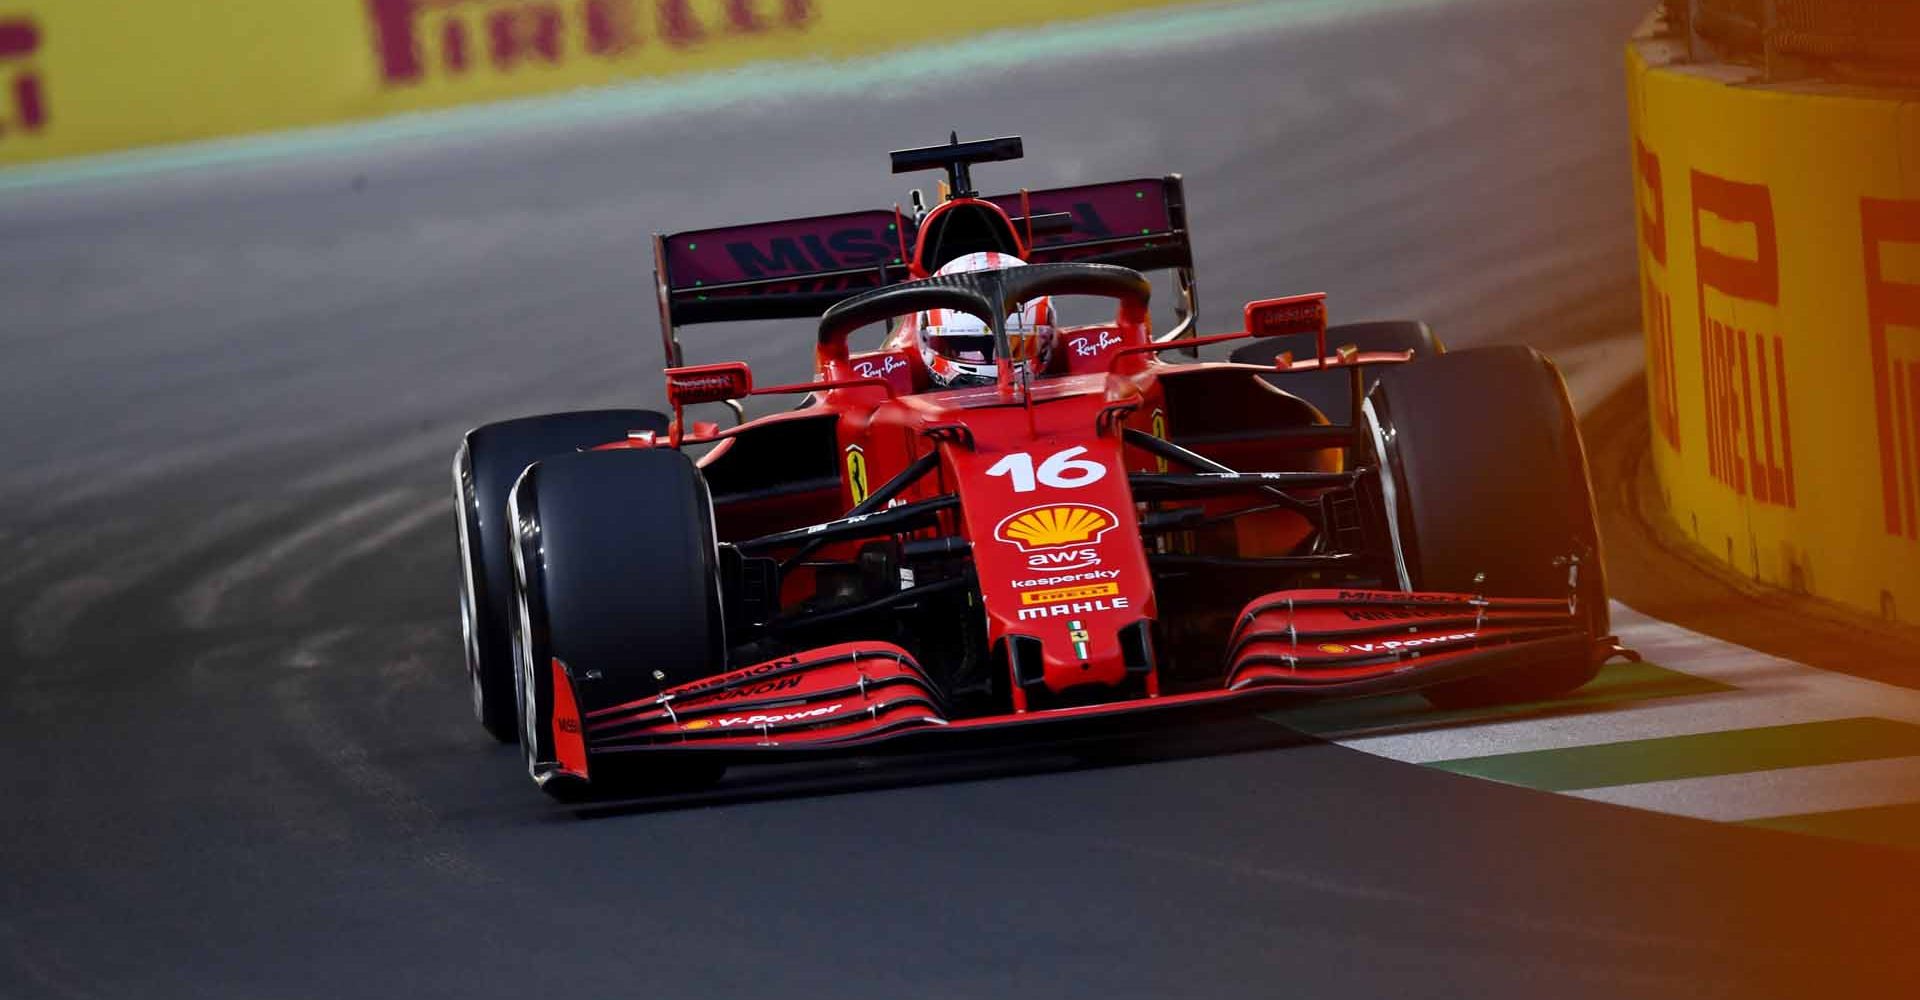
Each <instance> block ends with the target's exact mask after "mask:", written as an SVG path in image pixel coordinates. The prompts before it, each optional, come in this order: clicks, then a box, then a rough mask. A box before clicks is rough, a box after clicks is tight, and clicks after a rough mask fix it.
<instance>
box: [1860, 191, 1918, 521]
mask: <svg viewBox="0 0 1920 1000" xmlns="http://www.w3.org/2000/svg"><path fill="white" fill-rule="evenodd" d="M1860 233H1861V237H1862V239H1863V241H1864V244H1865V245H1864V246H1863V247H1862V251H1863V255H1864V258H1865V264H1866V276H1867V322H1868V323H1869V325H1870V327H1871V329H1870V330H1869V334H1870V339H1869V341H1868V343H1869V345H1870V347H1869V349H1870V351H1871V353H1872V362H1873V408H1874V419H1875V422H1876V424H1877V425H1878V426H1877V429H1878V431H1879V438H1880V442H1879V443H1880V487H1881V497H1882V501H1881V502H1882V504H1883V505H1884V507H1885V515H1886V520H1885V523H1886V532H1887V534H1889V535H1893V536H1895V537H1903V538H1909V539H1912V538H1920V201H1887V200H1882V199H1879V198H1862V199H1860Z"/></svg>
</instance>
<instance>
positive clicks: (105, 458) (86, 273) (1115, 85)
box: [0, 0, 1920, 998]
mask: <svg viewBox="0 0 1920 1000" xmlns="http://www.w3.org/2000/svg"><path fill="white" fill-rule="evenodd" d="M1644 6H1645V5H1644V3H1643V2H1642V0H1626V2H1614V0H1578V2H1575V0H1567V2H1555V3H1535V4H1497V3H1472V2H1462V3H1458V4H1452V5H1443V6H1438V7H1431V8H1421V9H1418V10H1408V11H1404V12H1400V13H1394V14H1387V15H1380V16H1371V17H1365V18H1358V19H1347V20H1342V21H1338V22H1335V23H1325V24H1320V25H1316V26H1312V27H1307V28H1300V29H1295V30H1273V31H1262V32H1249V33H1247V34H1246V35H1245V36H1243V37H1240V38H1237V39H1234V40H1232V41H1229V42H1214V43H1209V44H1208V45H1206V46H1201V47H1192V46H1182V45H1177V44H1175V45H1172V46H1170V47H1169V48H1167V49H1166V50H1164V51H1160V52H1149V53H1142V52H1129V53H1125V54H1124V58H1118V59H1114V58H1109V59H1107V60H1101V59H1098V58H1085V57H1081V58H1060V59H1054V60H1049V61H1046V62H1045V63H1043V64H1038V65H1033V66H1031V67H1028V68H1025V69H1021V70H1018V71H1015V72H1012V73H1001V74H993V75H989V76H986V77H983V78H980V79H966V80H959V81H955V80H947V81H943V82H941V83H939V84H938V85H937V86H936V87H931V88H919V89H916V88H912V87H902V88H897V89H891V90H889V91H886V92H877V93H874V94H872V95H871V96H869V97H867V98H864V99H862V100H860V101H858V102H855V103H854V104H853V105H849V104H848V102H847V101H846V100H845V99H844V98H836V99H835V100H833V101H830V102H820V101H813V100H810V99H808V98H806V97H805V96H804V95H801V96H792V97H789V98H777V97H776V96H775V95H771V94H770V95H767V96H766V98H765V99H764V100H762V101H758V102H754V103H750V104H743V105H740V106H733V107H727V108H723V109H719V110H715V111H711V112H708V113H704V114H702V115H701V116H699V117H697V118H695V119H675V118H666V119H646V120H636V121H632V122H624V123H623V122H618V121H614V122H601V123H598V124H596V125H594V126H592V127H590V128H586V127H566V128H559V127H556V128H551V129H541V128H533V129H517V130H509V131H492V132H486V131H483V132H478V133H474V134H470V135H459V136H450V137H445V138H441V139H435V140H431V141H420V142H415V143H409V144H398V145H386V146H380V147H377V148H371V149H364V150H359V151H354V152H349V153H343V154H341V155H339V156H336V157H329V158H321V159H318V160H305V161H283V162H276V163H271V164H267V165H264V166H262V165H254V166H245V167H233V168H226V169H223V168H208V169H206V170H203V171H198V172H195V173H193V174H190V175H175V174H170V175H156V176H150V177H145V178H137V179H133V180H123V181H118V182H115V183H112V184H82V185H67V186H55V187H48V188H38V189H34V190H29V191H24V192H15V193H12V194H9V195H7V196H6V197H4V198H0V317H3V319H0V349H3V350H4V360H5V363H4V365H0V425H3V426H4V427H5V428H6V430H5V441H6V453H5V459H6V461H5V463H4V466H3V467H0V509H4V510H5V511H6V514H5V515H4V518H3V519H0V608H4V609H5V613H6V615H7V619H6V621H5V630H4V632H0V640H3V641H4V642H5V644H6V655H5V661H4V663H5V667H4V671H3V672H0V748H3V750H4V754H5V760H6V761H7V763H8V765H9V766H8V775H7V778H6V784H5V788H4V798H3V799H0V801H3V802H4V806H0V845H4V849H3V853H0V996H4V997H7V998H14V997H129V996H134V997H173V996H178V997H340V996H354V997H388V996H392V997H402V996H404V997H421V996H463V997H475V996H487V997H492V996H529V995H548V996H572V997H611V996H664V997H673V996H693V995H703V996H767V995H799V996H876V997H877V996H889V997H892V996H914V997H999V996H1056V997H1082V996H1084V997H1135V996H1138V997H1163V996H1192V997H1227V996H1262V997H1265V996H1316V997H1318V996H1355V997H1376V996H1389V995H1392V996H1410V997H1411V996H1420V997H1433V996H1463V997H1465V996H1474V997H1485V996H1554V997H1585V996H1592V997H1624V996H1633V997H1654V996H1686V997H1709V996H1728V997H1734V996H1739V997H1755V996H1782V997H1787V996H1796V997H1797V996H1811V995H1816V994H1818V995H1825V996H1848V995H1863V994H1866V993H1868V992H1869V991H1872V992H1874V993H1876V994H1878V993H1886V995H1912V992H1911V989H1912V987H1913V985H1914V976H1915V972H1914V969H1913V967H1912V964H1911V962H1910V960H1909V957H1908V954H1907V946H1908V944H1909V942H1910V940H1911V928H1912V926H1913V925H1914V919H1915V916H1916V912H1915V903H1914V901H1913V895H1914V894H1913V891H1912V890H1913V889H1914V888H1915V886H1916V885H1920V879H1917V878H1916V876H1917V875H1920V856H1916V855H1913V854H1906V853H1899V852H1895V851H1890V850H1881V849H1876V848H1871V847H1866V846H1860V845H1850V844H1844V843H1839V842H1833V841H1826V840H1820V839H1815V838H1805V837H1797V836H1791V835H1787V834H1780V833H1774V832H1769V831H1761V830H1750V829H1741V828H1734V827H1727V826H1715V825H1710V824H1706V823H1701V822H1697V821H1692V820H1686V819H1679V818H1674V817H1667V816H1660V815H1654V814H1650V813H1642V812H1636V811H1631V810H1626V809H1621V808H1617V807H1613V806H1609V805H1604V804H1598V803H1590V802H1584V801H1580V800H1576V799H1571V798H1566V797H1556V796H1550V795H1546V794H1541V793H1535V792H1530V791H1526V790H1522V789H1516V788H1512V787H1507V786H1502V785H1496V784H1492V783H1488V782H1483V781H1479V780H1475V779H1472V778H1467V777H1462V776H1458V775H1452V774H1447V773H1443V772H1439V771H1434V770H1428V769H1422V768H1416V767H1411V766H1407V765H1404V764H1400V763H1396V762H1393V761H1388V760H1383V759H1379V758H1375V757H1371V756H1367V755H1365V754H1361V753H1358V752H1354V751H1351V750H1347V749H1344V748H1341V747H1338V746H1331V745H1326V744H1322V743H1318V742H1315V741H1312V740H1309V739H1306V738H1304V737H1300V736H1297V735H1295V734H1293V733H1291V732H1290V731H1288V730H1286V729H1284V728H1281V727H1278V726H1274V725H1271V724H1268V723H1263V722H1257V721H1251V720H1250V721H1248V722H1247V723H1245V724H1242V725H1229V726H1226V727H1223V728H1221V729H1219V730H1209V731H1206V732H1204V733H1197V734H1186V735H1182V736H1178V737H1161V738H1155V739H1150V740H1147V741H1144V742H1142V743H1139V744H1135V745H1132V746H1128V747H1122V748H1106V749H1103V750H1097V751H1093V752H1086V753H1081V752H1041V753H1008V754H1001V755H991V756H986V757H978V758H968V759H961V760H941V761H932V762H925V763H921V764H915V765H911V766H901V765H893V764H889V765H884V766H871V767H860V768H851V769H841V770H835V771H826V772H816V771H807V772H804V773H801V774H797V775H795V774H785V775H771V776H760V777H755V776H752V775H749V776H747V777H746V780H745V782H744V783H743V784H742V785H741V786H739V787H738V788H736V789H735V790H733V791H731V792H729V793H726V794H723V795H720V796H717V797H711V798H708V799H703V800H699V801H696V802H693V803H667V804H665V805H656V806H642V807H633V808H614V809H603V810H598V811H593V812H587V813H574V812H569V811H566V810H563V809H559V808H557V807H555V806H554V805H552V804H551V803H549V802H547V801H546V800H545V798H544V797H543V796H541V795H540V794H539V793H538V792H536V791H535V790H534V789H533V788H532V786H531V785H529V784H528V783H527V781H526V779H525V776H524V774H523V772H522V771H521V770H520V769H519V767H518V765H517V761H516V759H515V754H514V751H512V750H510V749H507V748H501V747H496V746H494V745H492V744H491V743H490V742H489V741H487V740H486V739H485V738H484V737H483V735H482V734H481V733H480V731H479V730H478V728H477V727H476V726H475V725H474V723H473V722H472V721H471V719H470V718H469V716H468V712H467V707H466V701H465V694H464V688H463V678H462V675H461V669H460V661H459V645H458V641H457V635H456V632H457V625H456V620H455V603H454V586H455V582H456V571H455V565H456V564H455V562H454V538H453V534H454V533H453V530H452V524H451V518H450V516H449V513H450V512H449V510H448V506H449V505H448V502H447V498H446V496H445V493H446V482H445V480H446V463H447V459H448V457H449V455H450V454H451V450H452V448H453V445H454V443H455V441H456V439H457V436H458V434H459V433H460V432H461V431H463V430H464V429H465V428H466V427H468V426H470V425H473V424H476V423H479V422H482V421H485V420H489V419H495V418H499V417H504V416H509V415H514V414H520V413H527V412H535V411H540V410H545V409H556V408H568V407H581V406H589V405H599V404H613V403H638V404H642V405H648V404H656V405H657V403H658V401H659V390H658V375H657V369H658V356H657V353H656V347H655V341H654V336H655V332H654V330H655V328H654V323H653V320H652V318H651V317H652V315H653V307H652V297H651V290H650V287H649V282H648V279H647V275H646V269H647V233H648V232H649V231H650V230H652V229H656V228H659V229H673V228H681V227H692V226H698V225H703V224H717V223H721V222H728V221H740V220H749V219H755V218H760V217H772V216H778V215H780V214H785V213H800V212H809V211H834V210H840V209H843V208H854V207H864V206H868V205H875V204H887V203H890V202H891V201H892V200H893V199H894V198H896V197H897V196H898V195H897V187H898V184H897V180H896V179H895V178H892V177H890V176H889V175H887V173H886V171H885V160H884V158H883V157H882V156H881V154H882V153H883V152H884V151H885V150H886V149H889V148H892V147H897V146H902V145H908V144H912V143H917V142H922V141H935V140H937V139H938V138H940V137H942V136H944V135H945V132H946V130H947V129H948V128H958V129H959V130H960V131H961V132H963V133H966V134H999V133H1005V132H1021V133H1024V134H1025V135H1026V136H1027V137H1028V150H1029V155H1030V157H1031V160H1030V161H1029V162H1028V164H1027V165H1026V166H1025V167H1024V168H1021V169H1015V168H1010V167H994V168H982V170H981V172H980V175H979V178H980V181H981V183H982V184H983V185H989V186H999V185H1002V184H1004V185H1005V186H1007V187H1013V186H1017V185H1018V184H1021V183H1025V184H1028V185H1031V186H1041V185H1047V184H1053V183H1067V182H1077V181H1086V180H1095V179H1102V178H1109V177H1121V176H1131V175H1140V174H1149V175H1150V174H1157V173H1160V172H1163V171H1166V170H1170V169H1177V170H1180V171H1183V172H1184V173H1185V174H1186V175H1187V178H1188V190H1189V192H1190V193H1191V200H1192V202H1193V215H1194V225H1195V231H1196V234H1197V235H1196V239H1197V245H1198V252H1199V257H1200V273H1201V281H1202V291H1203V293H1204V295H1205V296H1206V300H1207V302H1208V303H1209V306H1208V308H1207V310H1206V317H1207V319H1208V320H1209V323H1210V325H1213V326H1224V325H1226V324H1229V323H1232V322H1233V321H1234V319H1235V307H1236V306H1237V304H1238V302H1240V301H1241V300H1243V299H1246V298H1250V297H1255V296H1258V295H1262V294H1272V293H1281V292H1287V291H1294V290H1301V289H1314V288H1323V289H1325V290H1327V291H1329V292H1331V293H1332V302H1333V308H1334V310H1335V312H1336V315H1337V316H1340V317H1345V318H1363V317H1383V316H1396V315H1419V316H1424V317H1427V318H1429V319H1430V320H1432V321H1433V322H1434V323H1435V325H1436V326H1437V327H1438V328H1439V329H1440V330H1441V332H1442V334H1443V336H1446V337H1447V338H1448V339H1449V341H1450V342H1451V343H1452V344H1454V345H1455V346H1460V345H1471V344H1477V343H1490V342H1499V341H1514V340H1521V341H1529V342H1534V343H1538V344H1542V345H1545V346H1549V347H1556V346H1567V345H1577V344H1580V343H1583V342H1587V341H1591V340H1594V339H1596V338H1599V337H1603V336H1609V335H1616V334H1619V333H1621V332H1624V331H1628V330H1631V329H1633V327H1634V323H1635V322H1636V319H1637V309H1636V298H1635V291H1634V278H1633V270H1632V269H1633V258H1632V251H1631V221H1630V215H1629V214H1628V210H1627V209H1626V208H1625V207H1624V205H1625V204H1626V203H1627V202H1626V198H1627V194H1626V193H1627V192H1628V191H1630V186H1629V184H1628V180H1627V174H1626V165H1627V154H1626V150H1627V142H1626V137H1625V124H1624V112H1623V110H1622V100H1621V95H1620V76H1621V73H1620V69H1619V44H1618V43H1619V40H1620V39H1621V38H1623V37H1624V35H1625V34H1626V32H1627V31H1628V29H1629V28H1630V27H1631V25H1632V24H1633V23H1634V22H1635V20H1636V19H1637V18H1638V16H1639V14H1640V13H1641V10H1642V8H1643V7H1644ZM691 353H693V354H694V355H696V356H698V357H720V356H726V355H734V354H738V355H744V356H748V357H750V358H752V359H753V360H754V361H755V362H756V364H757V366H759V368H760V370H762V371H764V372H765V373H766V377H768V378H778V377H781V376H785V375H798V374H800V369H801V366H802V365H804V359H805V353H806V351H805V347H804V337H803V338H802V339H801V340H796V339H795V338H793V337H792V336H788V335H785V333H784V332H783V331H778V330H769V329H744V330H733V331H719V332H717V333H714V334H712V335H711V336H710V337H707V338H705V339H703V340H701V342H700V344H699V346H697V347H695V348H694V349H693V350H692V352H691ZM1902 984H1905V985H1904V986H1903V985H1902Z"/></svg>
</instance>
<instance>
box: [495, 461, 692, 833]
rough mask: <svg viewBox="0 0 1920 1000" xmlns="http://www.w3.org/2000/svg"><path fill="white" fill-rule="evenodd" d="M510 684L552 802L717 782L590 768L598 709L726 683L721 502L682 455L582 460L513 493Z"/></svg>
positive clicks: (641, 768)
mask: <svg viewBox="0 0 1920 1000" xmlns="http://www.w3.org/2000/svg"><path fill="white" fill-rule="evenodd" d="M509 511H510V516H511V519H512V523H513V524H514V525H515V531H514V536H515V542H516V544H515V547H514V565H513V570H514V653H515V656H514V675H515V680H516V681H517V682H518V688H519V693H520V697H519V703H520V705H519V707H520V713H519V714H520V723H521V727H522V732H521V745H522V748H523V750H524V752H525V756H526V761H527V770H528V773H529V774H531V775H532V776H533V779H534V780H535V781H536V782H538V783H539V784H540V786H541V788H543V789H545V790H546V791H547V792H548V793H549V794H551V795H553V796H554V797H556V798H560V799H564V800H574V799H578V798H581V797H583V796H587V795H593V796H598V795H603V794H609V793H625V792H635V791H638V792H659V791H684V790H687V789H689V788H692V787H698V786H699V785H701V784H703V783H705V784H710V783H711V782H713V781H715V780H718V778H719V770H718V769H717V768H711V767H701V766H697V765H696V766H690V767H688V766H676V767H674V768H671V769H668V768H663V767H660V766H657V759H649V758H648V756H647V754H646V753H645V752H639V753H632V754H627V755H624V757H625V758H627V759H631V760H633V761H634V762H635V765H634V766H632V767H625V766H621V765H619V764H618V763H617V762H616V761H613V760H602V759H597V758H594V757H593V756H592V755H591V752H590V750H589V747H588V745H587V735H588V734H587V733H585V732H584V731H583V726H582V723H583V721H584V720H585V718H586V716H587V713H588V712H590V711H591V710H593V709H594V708H598V707H605V706H610V705H617V704H622V703H625V702H629V701H633V700H636V699H640V698H646V697H650V696H652V695H654V694H657V693H658V692H659V691H661V690H662V689H665V688H669V687H673V686H675V685H678V684H684V683H687V682H688V681H691V680H695V679H697V678H700V677H705V676H708V675H710V674H714V673H719V672H721V671H723V670H725V669H726V640H725V629H724V625H723V622H722V618H721V604H720V585H719V569H718V566H719V559H718V551H717V548H716V546H715V541H714V535H713V509H712V501H711V499H710V498H709V496H708V494H707V488H706V483H705V481H704V480H703V479H702V478H701V476H700V473H699V471H698V470H697V469H695V468H694V466H693V462H692V461H691V460H690V459H688V458H687V456H686V455H684V454H682V453H681V452H678V451H670V450H658V451H655V450H633V451H603V452H583V453H579V454H573V455H561V456H556V457H554V458H549V459H546V460H544V461H541V462H538V463H535V464H534V465H533V466H532V467H530V468H528V469H527V471H526V473H525V474H524V475H522V476H521V477H520V481H519V482H518V483H517V484H516V485H515V486H514V488H513V498H512V501H511V503H510V504H509Z"/></svg>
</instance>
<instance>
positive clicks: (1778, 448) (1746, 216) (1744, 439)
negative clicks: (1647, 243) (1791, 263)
mask: <svg viewBox="0 0 1920 1000" xmlns="http://www.w3.org/2000/svg"><path fill="white" fill-rule="evenodd" d="M1692 193H1693V252H1694V260H1695V262H1696V263H1697V271H1698V275H1699V277H1698V287H1697V289H1696V291H1697V293H1698V294H1697V298H1698V299H1699V303H1700V357H1701V361H1702V367H1703V370H1704V379H1703V381H1704V389H1705V394H1706V416H1707V468H1708V470H1709V471H1710V472H1711V473H1712V474H1713V477H1714V478H1715V479H1718V480H1719V481H1720V482H1722V483H1724V484H1726V485H1727V486H1728V487H1729V488H1731V489H1732V490H1733V491H1734V492H1735V493H1738V494H1740V495H1742V496H1751V497H1753V499H1754V500H1756V501H1758V502H1760V503H1765V504H1774V505H1777V506H1782V507H1794V506H1796V505H1797V504H1796V498H1795V495H1794V480H1793V424H1792V420H1791V419H1790V415H1789V413H1788V410H1787V381H1788V379H1787V357H1786V342H1785V340H1784V338H1782V337H1781V335H1780V334H1778V333H1775V332H1771V331H1768V330H1749V329H1746V328H1745V327H1743V326H1741V325H1740V324H1739V323H1738V322H1736V321H1734V319H1733V318H1732V315H1731V313H1732V310H1730V309H1728V310H1726V312H1727V313H1728V315H1726V316H1719V315H1714V313H1715V312H1719V311H1721V310H1710V309H1709V308H1708V305H1707V292H1708V291H1709V290H1711V291H1714V292H1717V293H1719V295H1721V296H1724V297H1726V298H1727V299H1732V300H1738V301H1739V302H1745V303H1750V304H1752V305H1754V306H1766V307H1769V311H1771V309H1772V308H1777V307H1778V306H1779V304H1780V242H1779V237H1778V234H1777V233H1776V232H1775V229H1774V221H1773V200H1772V197H1771V195H1770V194H1769V193H1768V191H1767V187H1766V185H1764V184H1746V183H1742V182H1739V181H1730V180H1727V179H1725V178H1722V177H1715V176H1713V175H1712V174H1704V173H1701V172H1700V171H1698V170H1695V171H1692ZM1706 217H1711V218H1712V219H1713V221H1714V225H1716V227H1718V228H1719V229H1720V230H1723V231H1739V232H1742V233H1745V232H1748V231H1749V230H1748V229H1747V228H1746V227H1751V229H1750V232H1751V234H1752V244H1753V255H1752V256H1751V257H1748V256H1742V255H1739V254H1736V253H1732V252H1729V251H1727V250H1725V249H1722V248H1721V247H1720V246H1719V245H1717V244H1716V245H1715V246H1708V245H1707V241H1706V240H1705V239H1703V238H1702V229H1703V226H1702V220H1703V218H1706ZM1776 322H1777V320H1776Z"/></svg>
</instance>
